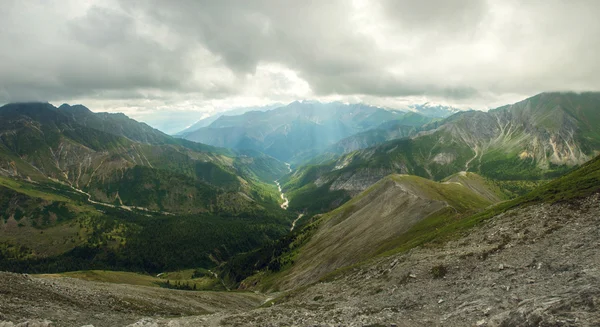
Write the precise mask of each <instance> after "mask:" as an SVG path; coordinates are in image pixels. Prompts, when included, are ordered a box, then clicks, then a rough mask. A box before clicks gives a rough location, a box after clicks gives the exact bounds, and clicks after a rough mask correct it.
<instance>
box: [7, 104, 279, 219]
mask: <svg viewBox="0 0 600 327" xmlns="http://www.w3.org/2000/svg"><path fill="white" fill-rule="evenodd" d="M0 119H1V122H0V132H1V133H2V134H1V136H0V157H1V158H4V159H5V160H0V171H1V172H3V174H4V175H10V176H14V177H19V178H29V179H32V180H34V181H38V182H40V181H48V179H52V180H56V181H58V182H61V183H65V184H67V185H70V186H72V187H73V188H75V189H78V190H80V191H82V192H86V193H89V194H90V199H93V200H94V201H99V202H104V203H110V204H113V203H118V204H122V205H125V206H137V207H144V208H147V209H150V210H154V211H170V212H180V213H184V212H185V213H193V212H199V211H207V210H208V211H212V210H214V209H215V203H218V202H220V201H221V200H220V197H221V196H222V197H223V198H224V199H225V198H227V199H230V198H231V197H234V198H237V197H239V201H234V203H237V204H240V205H251V206H252V205H254V204H253V202H252V201H249V200H248V199H249V198H253V197H254V198H255V200H258V201H259V202H261V201H267V202H269V201H273V200H271V198H276V197H277V193H276V189H273V190H272V194H263V195H261V196H260V197H258V198H257V197H256V194H259V193H260V192H262V191H256V189H263V188H264V185H263V184H264V183H265V182H267V183H271V181H272V180H273V178H276V177H278V176H280V175H278V174H283V173H284V172H286V171H287V167H286V166H285V165H284V164H283V163H280V162H278V161H277V160H275V159H273V158H269V157H267V156H264V155H262V154H256V155H255V156H254V157H253V156H248V155H240V156H236V155H235V154H234V153H232V152H231V151H228V150H225V149H219V148H214V147H211V146H206V145H203V144H199V143H194V142H190V141H187V140H181V139H176V138H173V137H170V136H168V135H166V134H164V133H162V132H160V131H158V130H155V129H153V128H151V127H149V126H147V125H145V124H141V123H137V122H136V121H134V120H132V119H129V118H127V117H126V116H124V115H122V114H106V113H97V114H96V113H92V112H91V111H89V110H88V109H87V108H85V107H83V106H73V107H71V106H66V105H63V106H61V107H59V108H55V107H53V106H51V105H49V104H41V103H33V104H10V105H6V106H4V107H2V108H0ZM265 169H267V170H269V171H272V172H273V173H272V175H271V176H269V180H264V179H261V178H260V177H259V176H262V177H264V176H265V172H264V171H265ZM273 188H274V186H273ZM140 194H144V195H145V196H144V197H141V196H139V195H140ZM203 194H211V197H216V198H214V200H208V199H209V198H211V197H206V196H204V195H203ZM221 194H222V195H221ZM241 194H245V195H244V196H242V195H241ZM252 194H254V195H252ZM198 199H200V201H198ZM205 200H207V201H208V202H206V201H205Z"/></svg>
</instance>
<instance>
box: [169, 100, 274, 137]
mask: <svg viewBox="0 0 600 327" xmlns="http://www.w3.org/2000/svg"><path fill="white" fill-rule="evenodd" d="M283 106H284V105H283V104H281V103H273V104H270V105H266V106H258V107H243V108H235V109H230V110H226V111H223V112H220V113H217V114H214V115H212V116H209V117H206V118H202V119H200V120H198V121H197V122H196V123H194V124H193V125H191V126H190V127H188V128H186V129H184V130H182V131H180V132H178V133H176V134H174V135H177V136H178V135H185V134H189V133H192V132H194V131H197V130H198V129H200V128H202V127H206V126H209V125H210V124H212V123H213V122H214V121H215V120H217V119H219V118H221V116H237V115H242V114H245V113H247V112H249V111H269V110H273V109H275V108H279V107H283Z"/></svg>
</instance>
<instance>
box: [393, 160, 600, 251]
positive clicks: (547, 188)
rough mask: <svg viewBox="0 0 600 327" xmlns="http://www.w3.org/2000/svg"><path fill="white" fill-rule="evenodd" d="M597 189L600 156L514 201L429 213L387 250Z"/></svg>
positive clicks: (439, 239)
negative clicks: (471, 210) (458, 212)
mask: <svg viewBox="0 0 600 327" xmlns="http://www.w3.org/2000/svg"><path fill="white" fill-rule="evenodd" d="M598 191H600V157H596V158H594V159H593V160H591V161H589V162H588V163H586V164H584V165H583V166H581V167H580V168H578V169H575V170H573V171H572V172H570V173H568V174H566V175H565V176H562V177H559V178H557V179H555V180H553V181H552V182H549V183H547V184H545V185H542V186H540V187H539V188H537V189H535V190H534V191H532V192H530V193H527V194H526V195H523V196H521V197H519V198H516V199H514V200H510V201H506V202H502V203H500V204H498V205H496V206H493V207H491V208H488V209H487V210H485V211H483V212H480V213H477V214H471V215H463V216H460V217H452V218H451V217H447V216H444V215H440V216H435V215H434V216H431V217H428V218H427V219H424V220H423V221H421V222H420V223H418V224H416V225H415V226H413V228H411V229H410V230H409V231H408V232H407V233H406V234H404V235H402V236H401V237H400V238H398V239H396V240H395V241H394V243H393V244H390V245H389V246H388V247H387V248H386V249H387V250H388V252H387V253H395V252H399V251H406V250H409V249H411V248H413V247H415V246H419V245H423V244H436V243H441V242H444V241H445V240H447V239H449V238H454V237H457V236H458V235H460V233H464V232H467V231H468V229H469V228H471V227H473V226H475V225H477V224H479V223H481V222H482V221H485V220H487V219H490V218H492V217H494V216H496V215H498V214H500V213H503V212H506V211H507V210H510V209H513V208H516V207H524V206H529V205H533V204H538V203H556V202H568V201H571V200H574V199H577V198H583V197H586V196H589V195H591V194H594V193H596V192H598Z"/></svg>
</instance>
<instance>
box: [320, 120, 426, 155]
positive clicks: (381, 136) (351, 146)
mask: <svg viewBox="0 0 600 327" xmlns="http://www.w3.org/2000/svg"><path fill="white" fill-rule="evenodd" d="M436 120H437V118H431V117H426V116H423V115H420V114H417V113H412V112H409V113H406V114H405V115H404V116H403V117H402V118H399V119H397V120H392V121H387V122H385V123H382V124H381V125H379V126H377V127H376V128H374V129H370V130H368V131H365V132H361V133H357V134H354V135H351V136H349V137H346V138H344V139H342V140H340V141H338V142H336V143H335V144H333V145H331V146H329V147H328V148H327V149H326V150H325V151H324V152H325V153H333V154H338V155H339V154H345V153H348V152H352V151H355V150H360V149H364V148H368V147H370V146H374V145H376V144H380V143H384V142H386V141H389V140H395V139H400V138H405V137H410V136H414V135H416V134H417V133H418V132H421V131H423V130H427V129H428V128H433V126H431V125H429V124H430V123H432V122H434V121H436Z"/></svg>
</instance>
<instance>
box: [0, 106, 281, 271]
mask: <svg viewBox="0 0 600 327" xmlns="http://www.w3.org/2000/svg"><path fill="white" fill-rule="evenodd" d="M286 172H288V168H287V166H286V165H285V164H283V163H282V162H280V161H278V160H276V159H274V158H272V157H269V156H267V155H264V154H262V153H256V152H252V151H246V152H239V153H234V152H232V151H230V150H225V149H220V148H215V147H211V146H207V145H203V144H199V143H194V142H191V141H187V140H181V139H175V138H172V137H170V136H168V135H165V134H163V133H161V132H159V131H157V130H155V129H152V128H150V127H149V126H147V125H145V124H141V123H137V122H136V121H134V120H131V119H129V118H127V117H126V116H124V115H120V114H116V115H114V114H106V113H93V112H91V111H89V110H88V109H87V108H85V107H83V106H72V107H71V106H67V105H63V106H61V107H59V108H56V107H54V106H52V105H50V104H47V103H19V104H9V105H5V106H3V107H1V108H0V217H1V219H0V257H1V258H2V260H0V261H1V262H2V264H1V265H0V266H1V267H0V269H8V270H16V271H61V270H62V271H64V270H78V269H91V268H98V269H130V270H144V271H162V270H165V269H177V268H182V267H186V268H189V267H197V266H202V267H210V266H212V265H215V264H216V263H219V262H221V261H223V260H225V259H227V258H228V257H230V256H231V255H233V254H236V253H239V252H243V251H248V250H250V249H252V248H254V247H257V246H260V245H261V244H264V243H265V242H269V241H271V240H274V239H277V238H279V237H281V236H282V235H284V234H285V233H286V232H287V231H288V230H289V226H290V224H291V220H292V219H293V214H291V213H288V212H286V211H284V210H282V209H281V208H280V207H279V204H280V202H281V201H282V200H281V199H280V194H279V192H278V190H277V187H276V186H275V185H274V183H273V180H275V179H278V178H279V177H281V176H282V175H283V174H285V173H286Z"/></svg>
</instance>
